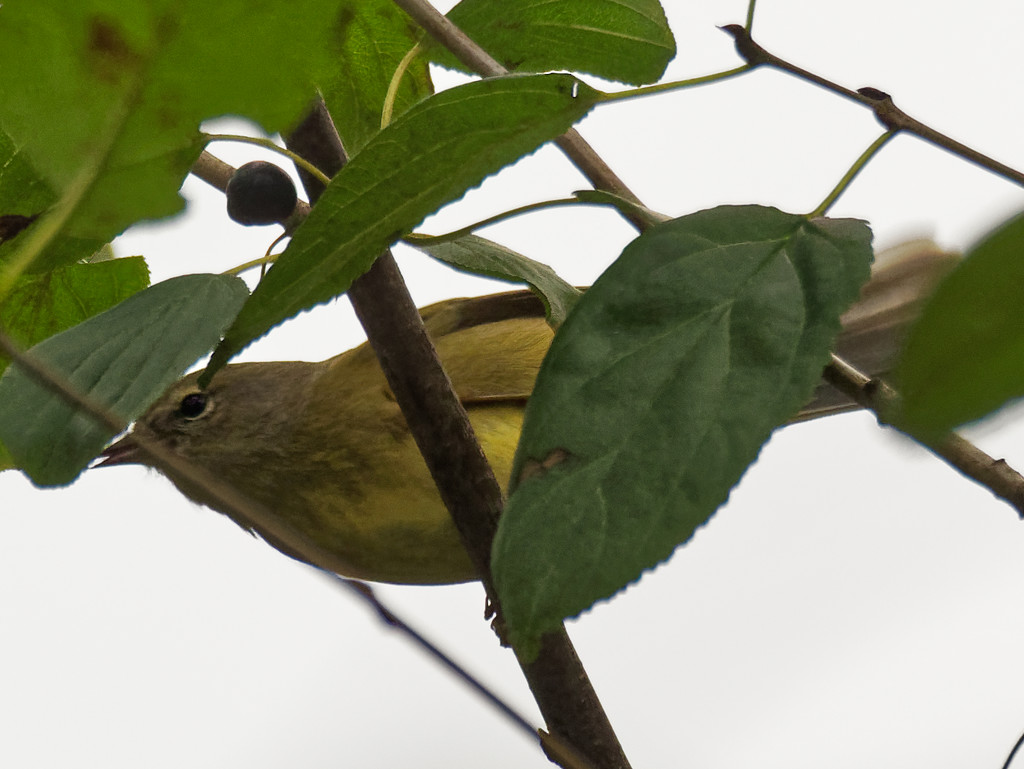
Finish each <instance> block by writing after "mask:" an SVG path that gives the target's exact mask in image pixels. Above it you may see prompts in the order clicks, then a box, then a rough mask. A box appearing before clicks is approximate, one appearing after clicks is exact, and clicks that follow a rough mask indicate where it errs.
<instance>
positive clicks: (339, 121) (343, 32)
mask: <svg viewBox="0 0 1024 769" xmlns="http://www.w3.org/2000/svg"><path fill="white" fill-rule="evenodd" d="M422 35H423V32H422V30H421V29H420V28H419V26H418V25H417V24H416V22H414V21H413V20H412V19H410V18H409V17H408V16H407V15H406V14H405V12H404V11H402V10H401V9H400V8H398V6H396V5H395V4H394V3H393V2H391V0H344V2H342V11H341V22H340V23H339V24H338V26H337V27H336V28H335V30H334V39H333V40H332V44H333V47H334V49H335V50H334V56H333V57H332V61H331V64H330V66H329V67H328V69H327V71H326V72H325V73H324V74H323V75H322V76H321V78H320V80H321V90H322V91H323V96H324V101H325V102H326V104H327V108H328V110H329V111H330V113H331V117H332V118H333V119H334V123H335V125H337V127H338V134H339V135H340V136H341V140H342V143H343V144H344V145H345V150H346V151H347V152H348V154H349V155H355V154H356V153H357V152H359V150H361V149H362V148H363V147H364V146H365V145H366V143H367V142H368V141H369V140H370V139H371V137H373V136H374V134H376V133H378V132H379V131H380V120H381V111H382V110H383V107H384V97H385V96H386V94H387V91H388V85H389V84H390V83H391V77H392V75H394V73H395V70H396V69H397V68H398V65H399V63H400V62H401V61H402V57H404V56H405V54H406V53H408V52H409V51H410V50H411V49H412V48H413V46H414V45H415V44H416V41H417V40H418V39H419V38H420V37H422ZM433 92H434V87H433V84H432V83H431V81H430V70H429V67H428V65H427V62H426V61H425V60H424V59H423V58H422V57H417V58H416V60H415V61H414V62H413V63H412V65H411V66H410V67H409V69H408V70H407V71H406V72H405V74H404V75H403V76H402V80H401V84H400V86H399V88H398V93H397V95H396V98H395V105H394V110H393V112H392V119H394V118H395V117H397V116H399V115H401V114H402V113H403V112H405V111H406V110H407V109H409V107H411V106H412V105H413V104H416V103H417V102H419V101H421V100H422V99H425V98H426V97H427V96H430V94H432V93H433Z"/></svg>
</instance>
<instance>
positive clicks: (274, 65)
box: [0, 0, 337, 242]
mask: <svg viewBox="0 0 1024 769" xmlns="http://www.w3.org/2000/svg"><path fill="white" fill-rule="evenodd" d="M336 9H337V2H335V1H334V0H295V1H294V2H291V3H289V5H288V8H287V11H285V12H283V11H282V9H281V6H280V5H279V4H275V3H269V2H254V1H253V0H219V1H218V2H215V3H211V2H207V0H173V1H172V0H75V2H66V0H5V2H4V3H3V6H2V7H0V125H2V127H3V128H4V130H5V131H6V132H7V133H8V134H9V136H10V137H11V138H12V139H13V141H14V143H15V144H16V145H17V146H18V147H19V148H21V151H22V152H24V153H25V156H26V158H27V160H28V162H30V164H31V165H32V167H33V168H34V169H35V171H36V172H37V173H38V174H39V175H40V176H41V178H42V179H44V180H45V182H46V184H47V185H48V187H49V188H50V189H51V190H52V191H53V192H54V193H55V194H56V195H58V196H59V197H64V196H65V195H68V194H73V196H74V197H77V196H78V195H80V194H81V195H83V197H82V199H81V201H80V203H79V204H78V207H77V213H76V214H75V215H74V217H73V218H72V220H71V222H70V224H69V228H68V232H70V233H71V234H73V235H75V236H78V237H87V238H95V239H98V240H100V241H101V242H106V241H107V240H110V239H111V238H112V237H113V236H114V235H116V234H118V233H119V232H121V231H122V230H123V229H124V228H125V227H126V226H127V225H128V224H130V223H132V222H135V221H138V220H140V219H143V218H156V217H161V216H167V215H169V214H171V213H174V212H175V211H177V210H178V209H179V208H180V207H181V200H180V198H179V196H178V193H177V190H178V187H179V185H180V183H181V180H182V179H183V178H184V175H185V173H186V172H187V170H188V168H189V166H190V165H191V163H192V161H193V160H194V158H195V157H196V155H197V154H198V152H199V151H200V149H201V145H200V142H199V135H198V133H197V129H198V126H199V123H200V121H202V120H204V119H206V118H210V117H214V116H218V115H223V114H229V113H234V114H240V115H245V116H247V117H250V118H252V119H253V120H256V121H258V122H259V123H260V124H262V125H263V127H264V128H265V129H266V130H268V131H270V132H274V131H279V130H282V129H284V128H286V127H288V126H289V125H290V124H291V123H292V122H293V121H295V120H296V119H297V118H298V117H299V115H300V114H301V112H302V111H303V109H305V108H306V106H307V105H308V103H309V101H310V99H311V97H312V95H313V93H314V81H313V75H314V73H316V72H321V71H323V69H324V59H325V57H326V55H327V51H328V37H329V34H330V30H331V29H332V27H333V22H334V20H335V14H336ZM83 193H84V194H83Z"/></svg>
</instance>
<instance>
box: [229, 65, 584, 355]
mask: <svg viewBox="0 0 1024 769" xmlns="http://www.w3.org/2000/svg"><path fill="white" fill-rule="evenodd" d="M599 95H600V92H598V91H595V90H594V89H592V88H590V87H589V86H587V85H585V84H583V83H581V82H580V81H579V80H577V79H575V78H574V77H572V76H570V75H521V76H511V77H505V78H492V79H489V80H478V81H475V82H472V83H467V84H466V85H463V86H459V87H457V88H452V89H450V90H447V91H442V92H441V93H439V94H436V95H434V96H432V97H430V98H429V99H426V100H424V101H422V102H420V103H419V104H417V105H416V106H415V107H413V108H412V109H410V110H409V111H408V112H406V113H405V114H404V115H403V116H402V117H400V118H399V119H398V120H396V121H395V122H394V123H392V124H391V125H389V126H388V127H387V128H386V129H385V130H384V131H381V133H379V134H377V136H375V137H374V138H373V139H372V140H371V141H370V143H369V144H367V145H366V147H364V148H363V151H362V152H360V153H359V154H358V155H356V156H355V157H353V158H352V160H351V161H350V162H349V163H348V165H346V166H345V167H344V168H343V169H342V170H341V171H340V172H339V173H338V174H337V175H336V176H335V177H334V179H332V180H331V183H330V184H329V185H328V187H327V189H326V190H325V191H324V193H323V195H322V196H321V197H320V199H319V200H318V201H317V204H316V205H315V206H314V207H313V209H312V211H311V212H310V214H309V217H308V218H307V219H306V220H305V221H304V222H303V223H302V225H301V226H300V227H299V228H298V229H297V230H296V231H295V234H294V235H293V236H292V240H291V242H290V243H289V244H288V248H287V249H285V252H284V253H283V254H282V255H281V256H280V257H279V258H278V260H277V262H276V263H275V264H274V266H273V267H271V268H270V271H269V272H267V275H266V277H264V278H263V280H261V281H260V283H259V285H258V286H257V287H256V290H255V291H254V292H253V295H252V298H251V299H250V300H249V301H248V302H247V303H246V305H245V307H243V308H242V311H241V312H240V313H239V315H238V319H237V320H236V321H235V324H234V325H233V326H232V327H231V328H230V329H229V330H228V333H227V334H226V335H225V337H224V341H223V343H222V344H221V345H220V346H219V347H218V348H217V350H216V351H215V352H214V355H213V358H212V359H211V361H210V369H209V371H210V372H211V373H212V371H214V370H216V368H218V367H219V366H221V365H223V364H224V363H225V362H226V361H227V360H228V358H230V357H231V356H232V355H233V354H234V353H236V352H237V351H238V350H240V349H242V348H243V347H244V346H245V345H247V344H248V343H249V342H251V341H252V340H253V339H255V338H256V337H258V336H260V335H262V334H265V333H266V332H267V331H269V330H270V329H271V328H272V327H273V326H275V325H276V324H278V323H280V322H281V321H283V320H285V319H287V318H290V317H291V316H293V315H295V314H296V313H298V312H300V311H302V310H304V309H307V308H309V307H311V306H313V305H315V304H318V303H321V302H326V301H328V300H329V299H332V298H333V297H335V296H337V295H339V294H341V293H342V292H344V291H345V290H346V289H347V288H348V287H349V286H350V285H351V284H352V281H353V280H354V279H355V278H357V277H358V276H359V275H361V274H362V273H363V272H365V271H366V270H367V269H368V268H369V266H370V265H371V264H372V263H373V260H374V259H376V258H377V256H378V255H379V254H380V253H381V251H382V250H383V249H384V248H386V247H387V246H388V245H390V244H391V243H393V242H394V241H395V240H397V239H398V238H400V237H402V236H403V235H405V234H406V233H408V232H409V231H410V230H411V229H412V228H413V227H415V226H416V225H417V224H418V223H419V222H420V221H422V220H423V218H424V217H425V216H427V214H429V213H431V212H433V211H436V210H437V209H438V208H439V207H441V206H442V205H444V204H445V203H448V202H450V201H452V200H455V199H457V198H459V197H460V196H461V195H463V194H464V193H465V191H466V190H468V189H470V188H471V187H473V186H475V185H477V184H479V183H480V182H481V181H483V179H484V178H485V177H486V176H488V175H489V174H492V173H494V172H496V171H498V170H499V169H501V168H502V166H505V165H507V164H508V163H511V162H513V161H515V160H516V159H518V158H519V157H521V156H523V155H525V154H526V153H528V152H532V151H533V150H535V149H536V148H537V147H538V146H540V145H541V144H543V143H544V142H546V141H548V140H550V139H553V138H554V137H556V136H558V135H560V134H561V133H563V132H564V131H565V130H566V129H568V128H569V127H570V126H571V125H572V124H573V123H574V122H576V121H577V120H579V119H580V118H582V117H583V116H584V115H585V114H586V113H587V112H588V111H589V110H590V108H591V107H592V106H593V105H594V104H595V103H596V101H597V99H598V97H599Z"/></svg>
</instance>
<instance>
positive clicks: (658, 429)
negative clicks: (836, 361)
mask: <svg viewBox="0 0 1024 769" xmlns="http://www.w3.org/2000/svg"><path fill="white" fill-rule="evenodd" d="M871 257H872V253H871V233H870V230H869V229H868V228H867V226H866V225H865V224H864V223H862V222H857V221H853V220H828V219H817V220H814V221H808V220H807V219H806V218H805V217H802V216H794V215H791V214H785V213H782V212H781V211H778V210H776V209H771V208H761V207H756V206H741V207H730V206H723V207H720V208H716V209H712V210H709V211H702V212H700V213H696V214H692V215H690V216H685V217H682V218H680V219H675V220H672V221H669V222H667V223H665V224H661V225H658V226H655V227H653V228H651V229H650V230H648V231H647V232H645V233H644V234H643V235H641V236H640V237H639V238H637V239H636V240H635V241H633V242H632V243H631V244H630V245H628V246H627V247H626V249H625V250H624V251H623V252H622V255H621V256H620V257H619V259H618V260H617V261H616V262H615V263H614V264H613V265H612V266H611V267H610V268H609V269H608V270H607V271H606V272H605V273H604V274H603V275H602V276H601V277H600V278H599V279H598V281H597V282H596V283H595V284H594V286H593V287H591V288H590V289H588V290H587V292H586V293H584V295H583V297H582V298H581V299H580V301H579V303H578V304H577V306H576V309H575V310H573V312H572V314H571V315H570V316H569V318H568V319H567V320H566V322H565V324H564V325H563V326H562V328H561V329H560V330H559V332H558V334H556V336H555V339H554V342H553V344H552V346H551V350H550V352H549V353H548V356H547V358H546V359H545V360H544V364H543V366H542V368H541V372H540V376H539V377H538V379H537V386H536V389H535V390H534V393H533V395H532V396H531V398H530V401H529V403H528V405H527V410H526V422H525V425H524V428H523V434H522V438H521V440H520V444H519V448H518V450H517V453H516V462H515V466H514V470H513V479H512V486H513V487H516V486H517V488H515V490H514V493H513V494H512V496H511V498H510V499H509V502H508V505H507V507H506V509H505V512H504V514H503V515H502V518H501V522H500V525H499V531H498V536H497V539H496V540H495V544H494V576H495V581H496V583H497V586H498V591H499V594H500V597H501V600H502V606H503V608H504V611H505V616H506V619H507V620H508V623H509V628H510V631H511V633H512V635H513V638H516V639H518V640H520V641H526V642H529V641H530V640H531V639H535V638H536V637H537V636H539V635H540V634H541V633H543V632H545V631H546V630H549V629H551V628H553V627H555V626H557V624H558V623H559V622H560V621H561V620H562V619H563V618H565V617H568V616H573V615H575V614H578V613H579V612H581V611H583V610H584V609H586V608H588V607H589V606H591V605H592V604H593V603H594V602H595V601H597V600H599V599H601V598H607V597H609V596H611V595H612V594H613V593H615V592H616V591H618V590H621V589H622V588H623V587H625V586H626V585H627V584H628V583H630V582H632V581H633V580H636V579H637V578H638V577H640V575H641V573H642V572H643V571H644V570H645V569H649V568H652V567H653V566H655V565H656V564H658V563H659V562H661V561H663V560H664V559H666V558H668V557H669V555H671V553H672V551H673V550H674V549H675V548H676V547H678V546H679V545H680V544H682V543H683V542H686V541H687V540H688V539H689V538H690V537H691V536H692V535H693V533H694V531H695V530H696V529H697V528H698V527H699V526H701V525H702V524H704V523H705V522H706V521H707V520H708V518H710V517H711V515H712V514H713V513H714V512H715V510H716V509H718V507H719V506H720V505H721V504H722V503H723V502H724V501H725V500H726V498H727V497H728V495H729V491H730V489H732V487H733V486H734V485H735V484H736V482H737V481H738V480H739V479H740V477H741V476H742V475H743V473H744V471H745V470H746V468H747V467H748V466H749V465H750V463H751V462H753V461H754V459H755V458H756V457H757V454H758V452H759V451H760V448H761V445H762V444H763V443H764V442H765V441H766V440H767V439H768V437H769V435H770V434H771V432H772V430H774V429H775V428H776V427H777V426H778V425H780V424H782V423H784V422H785V421H786V420H787V419H789V418H790V417H792V416H793V415H794V414H795V413H796V412H797V411H798V410H799V408H800V407H801V406H802V405H803V404H804V403H805V402H806V401H807V399H808V398H809V396H810V394H811V393H812V392H813V390H814V387H815V385H816V384H817V382H818V381H819V379H820V377H821V370H822V368H823V366H824V365H825V364H826V363H827V361H828V356H829V350H830V348H831V346H832V344H833V341H834V339H835V336H836V334H837V333H838V331H839V315H840V314H841V313H842V312H843V311H844V310H845V309H846V308H847V306H848V305H849V304H850V303H851V302H852V301H853V300H854V299H855V298H856V297H857V294H858V291H859V290H860V287H861V284H863V283H864V281H865V280H866V279H867V277H868V273H869V268H870V263H871ZM517 481H518V484H517Z"/></svg>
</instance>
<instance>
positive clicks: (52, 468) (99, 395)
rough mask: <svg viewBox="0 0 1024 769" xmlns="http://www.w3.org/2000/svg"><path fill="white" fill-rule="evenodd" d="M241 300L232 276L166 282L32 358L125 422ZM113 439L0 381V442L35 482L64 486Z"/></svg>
mask: <svg viewBox="0 0 1024 769" xmlns="http://www.w3.org/2000/svg"><path fill="white" fill-rule="evenodd" d="M246 296H248V290H247V289H246V287H245V283H244V282H243V281H241V280H240V279H238V278H233V277H229V276H225V275H184V276H182V277H179V278H172V279H171V280H167V281H164V282H163V283H158V284H156V285H155V286H152V287H150V288H148V289H146V290H145V291H141V292H139V293H137V294H135V295H134V296H132V297H130V298H128V299H126V300H125V301H123V302H121V303H120V304H118V305H117V306H115V307H113V308H111V309H110V310H107V311H106V312H103V313H100V314H99V315H95V316H93V317H92V318H90V319H88V320H86V321H84V322H83V323H80V324H78V325H77V326H75V327H73V328H71V329H68V330H67V331H64V332H62V333H60V334H57V335H56V336H52V337H50V338H49V339H47V340H45V341H44V342H41V343H40V344H38V345H36V346H35V347H33V348H32V349H31V352H32V354H33V355H34V356H36V357H37V358H38V359H39V360H40V361H42V362H43V363H45V364H47V365H48V366H50V367H51V369H53V370H54V371H56V372H58V373H60V374H62V375H64V376H65V377H66V380H67V384H68V385H70V386H71V387H73V388H74V389H75V390H77V391H78V392H79V393H82V394H83V395H87V396H89V397H91V398H93V399H94V400H95V401H96V402H97V403H99V404H102V405H103V406H105V407H106V408H108V409H110V411H111V412H112V413H114V414H115V415H117V416H119V417H121V419H123V420H124V423H125V425H127V424H128V422H130V421H131V420H132V419H134V418H135V417H137V416H138V415H139V414H141V413H142V411H143V410H145V408H146V407H147V406H148V405H149V404H150V403H152V402H153V401H154V400H156V398H157V397H159V396H160V395H161V394H162V393H163V392H164V390H166V389H167V387H168V386H169V385H170V384H171V383H172V382H173V381H174V380H175V379H177V378H178V377H179V376H181V374H182V373H183V372H184V371H185V369H186V368H188V367H189V366H190V365H191V364H192V363H194V362H195V361H196V359H197V358H199V357H200V356H201V355H203V354H204V353H206V352H207V351H208V350H209V349H210V348H211V347H212V346H213V344H214V343H215V342H216V341H217V339H219V338H220V335H221V333H222V332H223V330H224V329H225V328H226V327H227V325H228V324H229V323H230V322H231V319H232V318H233V317H234V316H235V313H236V312H238V308H239V307H240V306H241V305H242V302H243V301H244V300H245V297H246ZM111 437H113V436H112V433H111V432H110V430H108V429H106V428H105V427H103V426H102V425H100V424H98V423H97V422H96V421H95V420H93V419H92V418H91V417H89V416H87V415H85V414H81V413H76V409H75V408H74V407H72V406H70V405H68V403H67V402H66V401H65V400H64V399H63V398H61V397H60V396H59V395H56V394H55V393H53V392H51V391H50V390H49V389H47V388H45V387H43V386H41V385H39V384H37V383H36V381H35V380H34V379H32V378H31V377H30V376H28V375H27V374H25V373H24V372H22V371H21V370H20V369H19V368H18V367H17V366H16V365H15V366H11V367H10V368H8V370H7V371H6V372H4V375H3V377H2V378H0V441H2V442H3V443H4V445H5V446H6V447H7V449H8V450H9V451H10V453H11V455H12V456H13V457H14V460H15V462H16V463H17V466H18V467H20V468H22V469H23V470H24V471H25V473H26V474H27V475H28V476H29V477H30V478H31V479H32V481H33V482H34V483H36V484H38V485H40V486H59V485H63V484H66V483H70V482H71V481H73V480H74V479H75V478H76V477H77V476H78V474H79V473H80V472H81V471H82V470H83V469H85V467H86V465H88V463H89V461H90V460H91V459H92V458H93V457H95V456H96V455H97V454H98V453H99V452H100V450H101V449H102V448H103V446H104V445H105V444H106V442H107V441H108V440H110V438H111Z"/></svg>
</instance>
